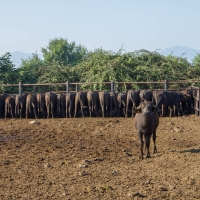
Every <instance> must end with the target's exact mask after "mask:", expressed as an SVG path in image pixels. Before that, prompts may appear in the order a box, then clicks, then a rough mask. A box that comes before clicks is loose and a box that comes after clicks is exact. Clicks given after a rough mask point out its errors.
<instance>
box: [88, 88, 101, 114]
mask: <svg viewBox="0 0 200 200" xmlns="http://www.w3.org/2000/svg"><path fill="white" fill-rule="evenodd" d="M87 101H88V108H89V113H90V117H92V114H93V112H94V110H95V112H96V116H98V110H99V93H98V92H95V91H88V92H87Z"/></svg>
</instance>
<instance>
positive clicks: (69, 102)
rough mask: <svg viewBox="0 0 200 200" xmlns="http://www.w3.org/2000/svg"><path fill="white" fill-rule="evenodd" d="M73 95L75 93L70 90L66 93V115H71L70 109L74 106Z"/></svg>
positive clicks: (74, 95)
mask: <svg viewBox="0 0 200 200" xmlns="http://www.w3.org/2000/svg"><path fill="white" fill-rule="evenodd" d="M75 97H76V93H74V92H70V93H68V94H66V117H68V116H69V117H72V115H73V114H72V111H73V110H74V107H75Z"/></svg>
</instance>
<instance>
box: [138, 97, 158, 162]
mask: <svg viewBox="0 0 200 200" xmlns="http://www.w3.org/2000/svg"><path fill="white" fill-rule="evenodd" d="M157 111H158V108H157V107H156V106H154V105H153V103H152V102H151V101H146V100H144V101H143V102H141V103H140V105H139V107H137V108H136V115H135V118H134V126H135V128H136V130H137V133H138V136H139V140H140V145H141V146H140V147H141V148H140V153H141V158H142V159H143V146H144V142H143V136H144V138H145V145H146V150H147V152H146V157H147V158H149V157H150V152H149V147H150V138H151V135H152V134H153V142H154V151H153V152H154V153H156V152H157V148H156V129H157V127H158V125H159V115H158V112H157Z"/></svg>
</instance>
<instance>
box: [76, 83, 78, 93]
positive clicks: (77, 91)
mask: <svg viewBox="0 0 200 200" xmlns="http://www.w3.org/2000/svg"><path fill="white" fill-rule="evenodd" d="M76 92H78V87H77V84H76Z"/></svg>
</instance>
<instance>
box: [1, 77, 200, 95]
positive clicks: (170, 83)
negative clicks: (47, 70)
mask: <svg viewBox="0 0 200 200" xmlns="http://www.w3.org/2000/svg"><path fill="white" fill-rule="evenodd" d="M194 83H200V80H181V81H168V80H164V81H160V82H114V81H111V82H84V83H81V82H76V83H71V82H68V81H67V82H65V83H42V84H23V83H21V82H19V83H18V84H0V87H18V94H22V89H23V88H24V87H33V90H32V92H33V93H37V89H38V87H44V86H45V87H47V86H64V87H63V88H65V91H62V92H66V93H69V92H70V91H72V89H73V91H75V92H77V91H79V88H78V86H80V85H94V84H99V85H100V84H103V85H107V86H108V90H109V91H111V92H117V91H116V86H119V85H125V86H126V87H125V90H126V91H127V90H128V89H130V88H128V87H127V86H130V85H134V84H135V85H147V87H148V85H153V86H155V88H154V89H158V87H156V85H159V86H160V87H161V88H159V89H163V90H165V91H168V90H169V89H170V90H181V89H186V88H184V87H183V86H185V85H188V84H189V86H191V84H194ZM180 85H181V86H182V87H179V86H180ZM171 86H173V87H171ZM131 89H132V88H131ZM51 91H52V90H51Z"/></svg>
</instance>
